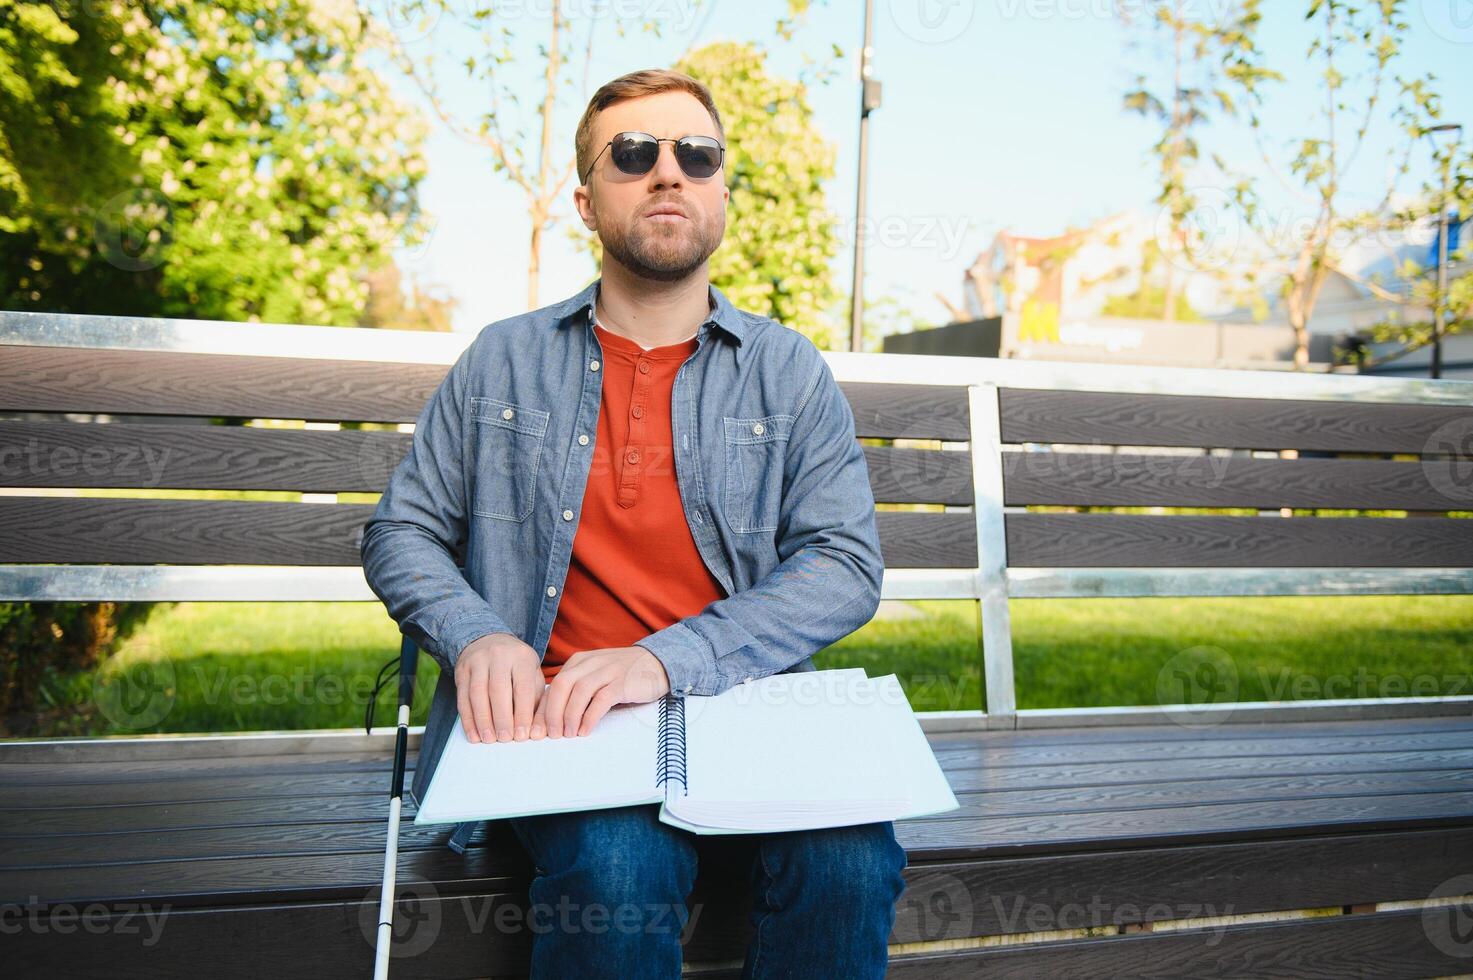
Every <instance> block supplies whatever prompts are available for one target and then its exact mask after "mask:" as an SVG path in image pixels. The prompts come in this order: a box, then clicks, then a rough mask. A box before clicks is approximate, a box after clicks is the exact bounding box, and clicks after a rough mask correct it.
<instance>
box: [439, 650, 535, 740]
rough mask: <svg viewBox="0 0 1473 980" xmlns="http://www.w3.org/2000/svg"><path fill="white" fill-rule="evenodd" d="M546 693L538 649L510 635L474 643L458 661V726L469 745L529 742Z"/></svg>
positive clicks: (456, 666) (456, 668)
mask: <svg viewBox="0 0 1473 980" xmlns="http://www.w3.org/2000/svg"><path fill="white" fill-rule="evenodd" d="M544 689H545V684H544V683H543V680H542V667H541V660H540V658H539V657H538V656H537V651H536V650H533V649H532V648H531V647H529V646H527V644H525V643H523V642H522V641H521V639H519V638H518V637H515V636H513V635H512V634H510V633H489V634H487V635H486V636H483V637H480V638H479V639H476V640H472V641H471V643H470V645H469V646H467V647H466V648H465V649H464V650H462V651H461V652H460V656H459V657H458V658H457V659H456V661H455V693H456V700H457V702H458V704H459V708H460V723H461V724H462V725H463V726H465V737H466V738H467V739H468V740H469V741H471V742H507V741H511V740H512V739H515V740H516V741H518V742H520V741H522V740H523V739H526V738H528V737H529V735H530V729H531V725H532V714H533V712H534V711H536V710H537V708H538V703H537V702H538V699H539V698H540V697H541V696H542V692H543V690H544Z"/></svg>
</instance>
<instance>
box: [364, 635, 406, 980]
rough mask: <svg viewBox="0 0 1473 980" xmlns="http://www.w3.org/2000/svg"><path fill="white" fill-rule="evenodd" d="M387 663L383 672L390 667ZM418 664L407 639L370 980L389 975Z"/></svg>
mask: <svg viewBox="0 0 1473 980" xmlns="http://www.w3.org/2000/svg"><path fill="white" fill-rule="evenodd" d="M393 663H394V662H393V661H392V660H391V661H389V662H388V663H386V664H385V665H384V668H385V670H387V669H388V668H389V667H390V666H392V665H393ZM418 663H419V647H418V646H416V645H415V643H414V641H413V640H411V639H409V638H408V637H405V638H404V645H403V647H401V649H400V651H399V728H398V731H397V732H396V733H395V736H394V774H393V781H392V782H391V783H390V785H389V832H388V838H387V840H386V841H385V844H384V880H383V885H382V891H381V892H380V893H379V903H378V939H377V943H376V945H375V947H374V966H373V976H374V980H387V978H388V976H389V950H390V947H391V946H392V945H393V942H394V873H395V871H396V870H397V868H398V863H399V813H400V811H401V810H402V809H403V806H404V762H405V756H406V755H408V750H409V708H410V705H411V704H412V703H413V702H414V672H415V668H416V667H417V666H418ZM383 674H384V671H383V670H381V671H379V683H378V687H376V688H375V689H374V693H373V696H372V697H370V698H369V700H368V718H367V719H366V722H365V727H370V728H371V725H372V721H373V704H374V701H376V700H377V699H378V689H379V688H381V687H382V686H383V684H384V680H385V679H384V677H383Z"/></svg>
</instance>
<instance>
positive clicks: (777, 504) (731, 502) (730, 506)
mask: <svg viewBox="0 0 1473 980" xmlns="http://www.w3.org/2000/svg"><path fill="white" fill-rule="evenodd" d="M721 422H722V425H723V426H724V428H725V436H726V438H725V444H726V500H725V504H726V508H725V509H726V523H727V524H728V525H729V526H730V527H731V529H732V530H733V531H735V532H737V533H739V534H750V533H753V532H756V531H775V530H777V521H778V514H779V511H780V508H781V505H782V495H783V464H784V458H785V456H786V455H787V448H788V436H789V434H790V433H791V432H792V427H793V416H791V415H764V416H762V417H761V418H749V419H740V418H731V417H729V416H723V417H722V419H721Z"/></svg>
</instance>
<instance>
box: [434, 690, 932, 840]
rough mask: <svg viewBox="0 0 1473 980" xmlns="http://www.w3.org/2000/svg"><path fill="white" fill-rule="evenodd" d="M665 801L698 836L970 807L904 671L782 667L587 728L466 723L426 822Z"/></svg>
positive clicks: (674, 818)
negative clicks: (541, 733) (479, 732)
mask: <svg viewBox="0 0 1473 980" xmlns="http://www.w3.org/2000/svg"><path fill="white" fill-rule="evenodd" d="M636 803H659V804H661V807H660V819H661V820H662V821H664V822H665V823H668V824H672V825H674V826H676V827H681V828H684V829H686V830H689V831H693V832H694V833H697V834H742V833H757V832H762V831H779V830H811V829H814V828H818V827H842V826H846V825H849V824H858V823H870V822H873V821H878V820H898V819H901V818H904V817H917V816H922V815H924V814H930V813H942V812H945V811H947V810H953V809H956V808H957V806H958V803H957V801H956V796H955V795H953V793H952V791H951V787H950V785H948V783H947V781H946V776H945V774H943V773H942V771H941V767H940V766H939V765H937V763H936V757H935V755H933V754H932V752H931V746H930V743H929V742H927V741H926V736H925V733H924V732H922V731H921V726H920V723H919V722H917V721H916V718H915V715H914V713H913V712H912V711H911V707H910V702H909V701H908V700H906V697H905V692H904V691H903V690H902V689H901V687H900V682H899V680H898V679H897V678H896V676H895V675H894V674H887V675H886V676H884V677H875V678H870V677H866V676H865V673H864V670H863V669H861V668H858V667H854V668H847V669H843V670H814V671H800V672H794V673H790V674H771V675H768V676H767V677H764V678H761V679H760V680H755V681H746V682H744V683H741V684H738V685H736V686H735V687H732V688H729V689H727V690H726V691H723V692H722V693H721V694H718V695H714V696H700V695H689V696H685V697H677V696H675V695H673V694H667V695H665V696H664V697H662V698H660V699H659V700H656V701H652V702H649V703H648V704H621V705H616V706H614V707H613V708H610V709H609V711H608V712H607V713H606V714H605V715H604V716H603V718H601V719H599V722H598V724H597V725H596V726H595V727H594V729H593V731H592V732H590V733H589V734H587V735H582V736H574V737H570V738H555V739H554V738H541V739H536V740H533V739H527V740H524V741H521V742H515V741H512V742H482V743H476V744H472V743H471V742H470V741H469V740H467V739H466V737H465V729H464V727H463V726H462V725H461V724H460V723H459V722H457V723H456V725H455V726H454V730H453V732H452V733H451V735H450V737H449V739H447V741H446V743H445V749H444V753H443V754H442V755H441V757H440V763H439V765H438V766H437V767H436V769H435V775H434V777H433V778H432V779H431V780H430V786H429V789H428V790H427V791H426V792H425V798H424V805H423V806H421V807H420V808H419V811H418V812H417V813H416V814H415V817H414V822H415V823H416V824H436V823H457V822H460V821H462V820H481V819H497V818H501V817H518V816H526V815H529V814H534V813H557V812H562V811H568V810H596V809H600V808H603V807H616V806H630V805H633V804H636Z"/></svg>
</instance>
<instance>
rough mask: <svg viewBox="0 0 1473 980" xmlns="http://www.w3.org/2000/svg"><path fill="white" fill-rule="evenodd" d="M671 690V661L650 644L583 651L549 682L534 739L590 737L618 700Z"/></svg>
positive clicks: (636, 701) (634, 701) (633, 701)
mask: <svg viewBox="0 0 1473 980" xmlns="http://www.w3.org/2000/svg"><path fill="white" fill-rule="evenodd" d="M669 690H670V678H669V677H668V676H666V674H665V665H664V664H662V663H660V660H659V658H658V657H656V656H655V655H654V654H653V653H650V652H649V651H648V650H646V649H645V648H644V647H602V648H600V649H597V650H582V651H580V652H578V653H576V654H574V655H573V656H571V657H569V658H568V660H567V662H566V663H564V664H563V666H562V668H561V669H560V670H559V671H558V672H557V675H556V676H555V677H553V679H552V682H551V683H550V684H548V685H547V694H546V696H545V697H544V698H543V699H542V700H541V701H540V702H539V703H538V705H537V712H536V714H535V715H534V716H533V718H532V737H533V738H541V737H542V736H543V735H544V734H546V735H548V736H550V737H552V738H561V737H563V736H564V735H566V736H568V737H570V738H571V737H572V736H574V735H587V734H588V733H589V732H591V731H593V726H594V725H597V724H598V720H599V719H600V718H602V717H603V716H604V714H605V713H606V712H607V711H608V710H609V709H610V708H612V707H613V706H614V705H616V704H643V703H645V702H647V701H653V700H655V699H656V698H658V697H661V696H662V695H664V694H665V693H666V692H668V691H669Z"/></svg>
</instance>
